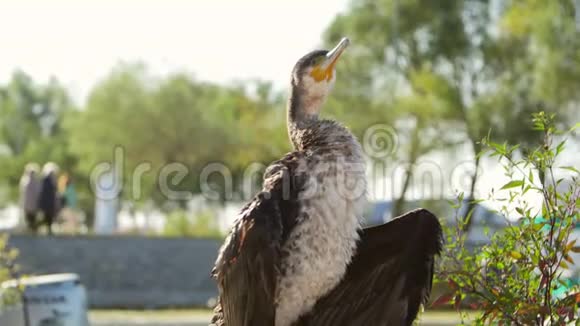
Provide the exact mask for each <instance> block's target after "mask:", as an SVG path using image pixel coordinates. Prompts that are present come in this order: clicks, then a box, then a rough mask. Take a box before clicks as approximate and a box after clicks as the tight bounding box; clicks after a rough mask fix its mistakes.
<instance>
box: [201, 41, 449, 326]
mask: <svg viewBox="0 0 580 326" xmlns="http://www.w3.org/2000/svg"><path fill="white" fill-rule="evenodd" d="M348 44H349V40H348V39H346V38H344V39H342V40H341V41H340V43H339V44H338V45H337V46H336V47H335V48H334V49H333V50H331V51H324V50H317V51H313V52H310V53H308V54H307V55H305V56H304V57H302V58H301V59H300V60H298V62H297V63H296V65H295V67H294V69H293V71H292V79H291V89H290V91H291V93H290V98H289V101H288V106H287V112H288V115H287V125H288V133H289V136H290V140H291V142H292V144H293V146H294V149H295V150H294V151H293V152H291V153H288V154H286V155H285V156H284V157H283V158H282V159H280V160H279V161H276V162H274V163H272V164H271V165H270V166H269V167H268V168H267V169H266V171H265V173H264V182H263V189H262V191H261V192H260V193H259V194H257V195H256V196H255V197H254V198H253V200H252V201H251V202H250V203H248V204H247V205H246V206H245V207H244V208H243V209H242V210H241V212H240V214H239V216H238V217H237V219H236V221H235V223H234V226H233V228H232V230H231V232H230V234H229V235H228V237H227V238H226V240H225V242H224V244H223V246H222V248H221V249H220V252H219V255H218V258H217V261H216V264H215V268H214V270H213V272H212V274H213V276H214V278H215V279H216V280H217V283H218V288H219V301H218V304H217V306H216V309H215V315H214V318H213V320H212V325H223V326H306V325H311V326H325V325H328V326H357V325H360V326H362V325H365V326H366V325H373V326H375V325H411V324H412V322H413V320H414V319H415V318H416V316H417V313H418V311H419V308H420V306H421V305H422V304H424V303H425V302H426V301H427V299H428V296H429V292H430V290H431V282H432V277H433V262H434V256H435V255H437V254H438V253H439V252H440V250H441V237H442V235H441V226H440V224H439V221H438V220H437V218H436V217H435V216H434V215H433V214H431V213H430V212H429V211H427V210H425V209H418V210H414V211H412V212H409V213H407V214H405V215H403V216H400V217H398V218H396V219H394V220H392V221H390V222H388V223H386V224H383V225H380V226H376V227H371V228H365V229H361V227H360V223H359V219H360V218H361V217H362V214H363V206H364V205H365V194H366V179H365V173H364V171H365V161H364V156H363V151H362V149H361V145H360V144H359V142H358V141H357V140H356V138H355V137H354V136H353V135H352V134H351V132H350V131H349V130H348V129H347V128H345V127H343V126H342V125H341V124H339V123H337V122H335V121H332V120H325V119H321V118H319V113H320V110H321V108H322V106H323V103H324V101H325V99H326V97H327V96H328V93H329V91H330V89H331V88H332V85H333V83H334V80H335V69H334V68H335V64H336V62H337V59H338V58H339V56H340V55H341V54H342V52H343V51H344V49H345V48H346V47H347V46H348Z"/></svg>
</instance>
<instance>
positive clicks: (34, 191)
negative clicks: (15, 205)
mask: <svg viewBox="0 0 580 326" xmlns="http://www.w3.org/2000/svg"><path fill="white" fill-rule="evenodd" d="M19 188H20V207H21V209H22V212H23V213H24V220H25V223H26V227H27V228H28V230H29V231H30V232H32V233H36V231H37V229H38V224H37V223H38V222H37V221H36V218H37V215H38V197H39V193H40V175H39V167H38V164H36V163H28V164H27V165H26V167H25V168H24V173H23V174H22V177H21V178H20V187H19Z"/></svg>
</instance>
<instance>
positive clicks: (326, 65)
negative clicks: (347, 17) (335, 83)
mask: <svg viewBox="0 0 580 326" xmlns="http://www.w3.org/2000/svg"><path fill="white" fill-rule="evenodd" d="M349 43H350V41H349V40H348V39H347V38H343V39H342V40H340V42H339V43H338V45H337V46H336V47H334V49H332V50H330V51H329V52H328V53H327V54H326V57H325V58H324V61H323V62H322V63H320V64H318V65H316V66H315V67H314V68H313V69H312V71H311V72H310V76H312V78H314V80H316V81H317V82H321V81H323V80H327V81H329V80H331V79H332V77H333V76H332V74H333V72H334V65H335V64H336V61H337V60H338V58H339V57H340V55H341V54H342V52H343V51H344V49H346V47H347V46H348V44H349Z"/></svg>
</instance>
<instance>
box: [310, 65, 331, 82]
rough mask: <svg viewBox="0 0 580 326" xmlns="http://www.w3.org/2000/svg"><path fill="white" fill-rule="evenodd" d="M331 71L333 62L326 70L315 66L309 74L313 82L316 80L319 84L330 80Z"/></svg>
mask: <svg viewBox="0 0 580 326" xmlns="http://www.w3.org/2000/svg"><path fill="white" fill-rule="evenodd" d="M335 62H336V61H335ZM333 70H334V62H333V63H331V64H330V65H329V66H328V67H327V68H326V69H324V68H321V67H320V66H316V67H314V68H313V69H312V72H310V76H312V78H314V80H316V81H317V82H321V81H323V80H325V79H326V80H331V79H332V71H333Z"/></svg>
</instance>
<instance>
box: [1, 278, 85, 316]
mask: <svg viewBox="0 0 580 326" xmlns="http://www.w3.org/2000/svg"><path fill="white" fill-rule="evenodd" d="M18 285H20V286H23V287H24V297H25V300H24V302H22V305H21V306H18V308H19V309H20V310H21V311H22V313H23V314H24V313H25V312H27V314H28V325H26V323H25V320H26V318H22V324H21V325H22V326H88V325H89V322H88V316H87V296H86V292H85V289H84V287H83V286H82V285H81V283H80V281H79V277H78V275H76V274H51V275H42V276H34V277H28V278H23V279H21V280H20V281H19V282H18V281H16V280H10V281H6V282H4V283H3V284H2V288H3V289H4V290H6V289H10V288H16V287H17V286H18ZM12 314H14V308H13V310H12ZM0 320H2V317H1V316H0ZM0 324H1V323H0ZM14 326H20V325H18V324H16V325H14Z"/></svg>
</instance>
